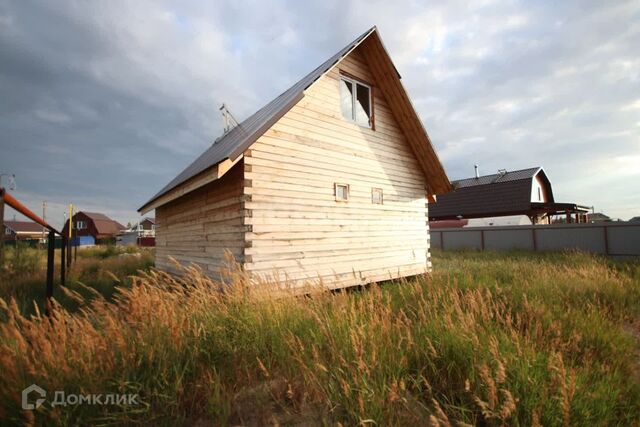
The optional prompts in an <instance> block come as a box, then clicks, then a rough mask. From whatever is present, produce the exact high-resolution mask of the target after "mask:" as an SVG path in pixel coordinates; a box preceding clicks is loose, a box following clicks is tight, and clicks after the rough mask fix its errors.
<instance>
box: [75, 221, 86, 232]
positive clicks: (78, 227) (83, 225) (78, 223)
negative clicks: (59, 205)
mask: <svg viewBox="0 0 640 427" xmlns="http://www.w3.org/2000/svg"><path fill="white" fill-rule="evenodd" d="M85 228H87V223H86V222H84V221H76V230H84V229H85Z"/></svg>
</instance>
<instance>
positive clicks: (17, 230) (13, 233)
mask: <svg viewBox="0 0 640 427" xmlns="http://www.w3.org/2000/svg"><path fill="white" fill-rule="evenodd" d="M3 237H4V239H5V240H32V239H42V237H43V233H42V226H41V225H40V224H38V223H35V222H33V221H6V220H5V221H4V230H3Z"/></svg>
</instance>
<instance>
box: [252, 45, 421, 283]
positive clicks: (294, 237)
mask: <svg viewBox="0 0 640 427" xmlns="http://www.w3.org/2000/svg"><path fill="white" fill-rule="evenodd" d="M359 49H360V48H358V49H356V50H355V51H354V52H352V53H351V54H350V55H349V56H348V57H347V58H345V59H344V60H343V61H342V62H341V63H340V64H339V65H338V67H336V68H334V69H333V70H332V71H331V72H329V73H328V74H327V75H325V76H323V77H322V78H320V79H319V80H318V81H317V82H316V83H314V84H313V85H312V86H311V87H310V88H309V89H308V90H307V92H306V94H305V97H304V99H303V100H302V101H300V102H299V103H298V104H297V105H296V106H295V107H293V108H292V109H291V110H290V111H289V112H288V113H287V114H285V116H284V117H283V118H282V119H280V120H279V121H278V122H277V123H276V124H275V125H274V126H273V127H272V128H271V129H270V130H269V131H267V132H266V133H265V134H264V135H263V136H262V137H261V138H259V139H258V141H257V142H256V143H255V144H253V145H252V146H251V148H250V149H249V150H247V151H246V152H245V159H244V161H245V165H244V167H245V188H244V192H245V205H244V207H245V209H246V212H247V218H245V222H246V224H247V225H248V227H249V231H247V233H246V238H245V240H246V246H247V247H246V249H245V268H246V270H248V271H250V272H252V273H256V274H260V275H277V276H278V277H279V279H281V280H282V279H284V278H285V277H286V278H288V279H290V280H294V281H296V283H297V284H301V283H303V282H304V281H305V280H307V279H312V280H313V279H315V278H318V277H321V278H323V281H325V282H327V283H328V282H332V283H333V285H332V287H341V286H351V285H355V284H361V283H367V282H371V281H379V280H384V279H388V278H390V277H399V276H407V275H414V274H418V273H422V272H424V271H425V269H426V268H429V267H430V260H429V258H428V250H429V242H428V216H427V200H426V192H425V179H424V176H423V174H422V172H421V169H420V167H419V165H418V163H417V161H416V158H415V155H414V153H413V152H412V151H411V147H410V146H409V145H408V143H407V141H406V139H405V137H404V135H403V133H402V131H401V130H400V128H399V127H398V125H397V122H396V120H395V118H394V116H393V114H392V112H391V110H390V109H389V105H388V104H387V102H386V101H385V100H384V99H383V96H382V94H381V92H380V91H376V89H375V78H374V76H373V75H372V74H371V72H370V71H369V67H368V64H367V62H366V59H365V58H364V57H363V55H362V53H361V52H360V51H359ZM339 70H342V71H344V72H348V73H349V74H351V75H353V76H355V77H357V78H359V79H361V80H363V81H365V82H369V83H371V84H373V85H374V111H375V130H372V129H368V128H364V127H361V126H358V125H357V124H355V123H352V122H349V121H347V120H345V119H343V118H342V115H341V111H340V92H339V76H340V74H339V73H340V71H339ZM335 182H338V183H346V184H349V186H350V200H349V201H348V202H337V201H336V200H335V196H334V183H335ZM372 187H376V188H382V189H383V194H384V196H383V197H384V204H382V205H376V204H372V202H371V189H372ZM276 270H277V271H276Z"/></svg>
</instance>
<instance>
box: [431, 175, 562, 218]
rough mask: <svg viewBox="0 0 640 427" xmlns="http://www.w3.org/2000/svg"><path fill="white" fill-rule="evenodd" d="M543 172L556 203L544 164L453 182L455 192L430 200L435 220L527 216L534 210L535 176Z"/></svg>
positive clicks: (549, 198) (545, 182) (552, 200)
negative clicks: (532, 201)
mask: <svg viewBox="0 0 640 427" xmlns="http://www.w3.org/2000/svg"><path fill="white" fill-rule="evenodd" d="M539 174H540V176H541V178H542V181H543V183H544V185H545V187H546V188H545V191H546V192H547V197H548V202H549V203H553V202H554V199H553V191H552V189H551V183H550V182H549V179H548V178H547V176H546V174H545V173H544V171H543V170H542V168H541V167H535V168H528V169H522V170H517V171H511V172H504V173H497V174H492V175H484V176H480V177H478V178H475V177H473V178H465V179H461V180H458V181H453V182H452V185H453V188H454V191H452V192H450V193H446V194H442V195H440V196H438V199H437V201H436V203H429V218H430V219H432V220H441V219H453V218H483V217H493V216H505V215H527V214H528V213H530V212H531V211H532V203H531V189H532V184H533V179H534V178H535V177H536V176H538V175H539Z"/></svg>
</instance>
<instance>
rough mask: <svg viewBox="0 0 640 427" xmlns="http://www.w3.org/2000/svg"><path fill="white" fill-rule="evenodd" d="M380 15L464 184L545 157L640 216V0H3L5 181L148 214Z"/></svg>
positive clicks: (57, 213)
mask: <svg viewBox="0 0 640 427" xmlns="http://www.w3.org/2000/svg"><path fill="white" fill-rule="evenodd" d="M373 25H377V27H378V29H379V31H380V34H381V36H382V39H383V40H384V42H385V45H386V47H387V49H388V51H389V53H390V55H391V57H392V59H393V61H394V62H395V64H396V67H397V68H398V70H399V72H400V74H401V75H402V81H403V83H404V85H405V87H406V89H407V91H408V93H409V96H410V97H411V99H412V101H413V103H414V106H415V107H416V109H417V111H418V114H419V115H420V117H421V119H422V120H423V122H424V125H425V128H426V129H427V131H428V133H429V136H430V138H431V140H432V142H433V144H434V146H435V148H436V151H437V153H438V155H439V156H440V159H441V161H442V163H443V165H444V167H445V170H446V172H447V174H448V176H449V178H450V179H452V180H454V179H459V178H465V177H469V176H472V175H473V173H474V171H473V165H474V164H476V163H477V164H478V165H479V168H480V172H481V174H489V173H495V172H496V171H497V170H498V169H507V170H516V169H523V168H528V167H532V166H542V167H543V168H544V169H545V171H546V173H547V175H548V176H549V178H550V180H551V182H552V185H553V190H554V196H555V198H556V201H560V202H575V203H578V204H583V205H588V206H594V207H595V210H596V211H601V212H604V213H606V214H608V215H610V216H612V217H616V218H622V219H628V218H630V217H633V216H636V215H640V0H635V1H619V2H617V1H575V2H574V1H562V2H558V1H536V2H519V1H512V0H508V1H502V0H495V1H493V0H488V1H474V2H468V1H443V2H426V1H424V2H422V1H409V2H402V1H393V2H390V1H386V0H385V1H373V2H371V1H367V2H365V1H344V0H342V1H332V0H325V1H322V2H300V1H278V0H276V1H269V2H265V1H239V0H234V1H216V2H213V1H180V2H164V1H147V0H136V1H135V2H132V1H114V0H110V1H67V0H57V1H55V2H39V1H19V0H16V1H6V0H0V173H8V174H15V176H16V180H15V181H16V183H15V184H16V185H15V190H14V191H13V192H12V193H13V194H14V195H15V196H16V197H17V198H18V199H19V200H21V201H22V202H24V203H25V204H26V205H27V206H29V207H30V208H31V209H32V210H34V211H35V212H37V213H40V212H41V211H42V202H43V201H46V202H47V218H48V219H49V221H50V222H51V223H52V224H53V225H54V226H55V225H60V224H61V223H62V221H63V219H64V217H63V214H64V212H65V211H66V209H67V208H66V206H67V205H68V204H69V203H73V204H74V205H76V206H77V208H78V209H80V210H85V211H97V212H103V213H105V214H107V215H109V216H111V217H112V218H114V219H116V220H119V221H120V222H122V223H124V224H126V223H127V222H135V221H137V220H138V219H139V218H140V217H139V214H137V212H136V210H137V209H138V208H139V207H140V206H141V205H142V204H143V203H144V202H146V201H147V200H148V199H149V198H150V197H151V196H152V195H153V194H155V193H156V192H157V191H158V190H159V189H160V188H162V187H163V186H164V185H165V184H166V183H167V182H169V181H170V180H171V179H172V178H173V177H175V176H176V175H177V174H178V173H179V172H180V171H181V170H182V169H183V168H184V167H186V166H187V165H188V164H189V163H190V162H191V161H193V160H194V159H195V158H196V157H197V156H198V155H199V154H200V153H202V152H203V151H204V150H205V149H206V148H208V147H209V146H210V145H211V143H212V142H213V141H214V140H215V138H216V137H218V136H219V135H220V134H221V133H222V126H223V123H222V118H221V115H220V112H219V111H218V108H219V106H220V105H221V104H222V103H223V102H224V103H226V104H227V105H228V106H229V108H230V110H231V111H232V112H233V114H234V116H235V117H236V118H238V119H239V120H242V119H244V118H246V117H247V116H249V115H250V114H251V113H253V112H254V111H256V110H257V109H259V108H260V107H262V105H264V104H265V103H267V102H268V101H270V100H271V99H272V98H274V97H275V96H277V95H278V94H280V93H281V92H283V91H284V90H285V89H287V88H288V87H289V86H290V85H292V84H293V83H294V82H296V81H297V80H298V79H300V78H301V77H302V76H304V75H305V74H307V73H308V72H309V71H311V70H312V69H314V68H315V67H316V66H317V65H319V64H320V63H322V62H323V61H324V60H325V59H327V58H328V57H330V56H331V55H333V54H334V53H335V52H337V51H338V50H339V49H341V48H342V47H343V46H344V45H346V44H347V43H348V42H350V41H351V40H353V39H354V38H355V37H356V36H358V35H360V34H361V33H363V32H364V31H365V30H367V29H368V28H370V27H371V26H373ZM7 182H8V181H7V178H6V177H3V178H2V184H5V185H6V184H7ZM13 215H14V214H13V211H12V210H11V209H6V212H5V218H7V219H10V218H12V217H13ZM18 218H20V217H19V216H18Z"/></svg>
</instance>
